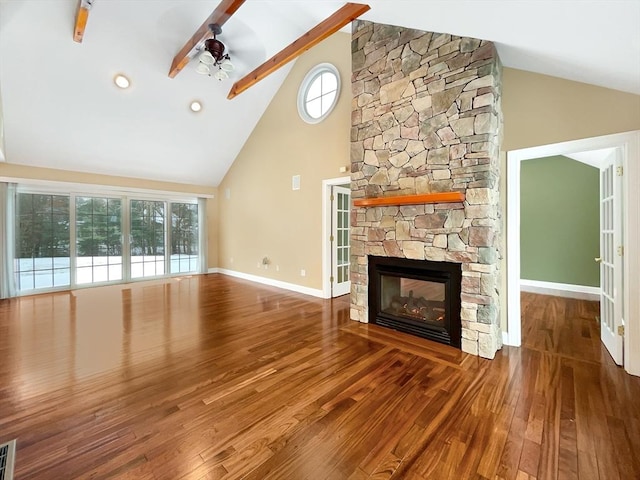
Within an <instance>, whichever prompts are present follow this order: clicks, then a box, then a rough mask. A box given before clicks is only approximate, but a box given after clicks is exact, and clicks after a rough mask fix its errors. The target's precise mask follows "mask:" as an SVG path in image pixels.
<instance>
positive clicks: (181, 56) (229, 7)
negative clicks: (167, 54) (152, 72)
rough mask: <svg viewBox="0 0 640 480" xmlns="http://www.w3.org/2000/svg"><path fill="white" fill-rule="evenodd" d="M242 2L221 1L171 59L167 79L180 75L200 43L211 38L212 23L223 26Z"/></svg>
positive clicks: (237, 0)
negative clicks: (210, 28) (210, 27)
mask: <svg viewBox="0 0 640 480" xmlns="http://www.w3.org/2000/svg"><path fill="white" fill-rule="evenodd" d="M244 2H245V0H222V1H221V2H220V5H218V6H217V7H216V9H215V10H214V11H213V13H212V14H211V15H209V17H208V18H207V19H206V20H205V21H204V23H203V24H202V25H201V26H200V28H198V30H196V33H194V34H193V36H192V37H191V38H190V39H189V40H188V41H187V43H185V44H184V47H182V48H181V49H180V51H179V52H178V54H177V55H176V56H175V57H174V58H173V62H171V69H170V70H169V77H171V78H173V77H175V76H176V75H177V74H178V73H180V70H182V69H183V68H184V67H185V65H187V63H189V60H191V57H192V56H193V54H194V51H195V48H196V46H197V45H198V44H199V43H201V42H202V41H204V40H206V39H208V38H211V37H212V34H211V31H210V30H209V25H210V24H212V23H217V24H218V25H220V26H222V25H224V24H225V22H226V21H227V20H229V18H230V17H231V15H233V14H234V13H235V12H236V10H238V8H240V6H241V5H242V4H243V3H244Z"/></svg>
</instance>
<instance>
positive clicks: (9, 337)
mask: <svg viewBox="0 0 640 480" xmlns="http://www.w3.org/2000/svg"><path fill="white" fill-rule="evenodd" d="M522 301H523V315H524V317H525V320H524V322H523V347H522V348H510V347H504V348H503V349H502V350H501V351H500V352H499V353H498V355H497V357H496V359H495V360H493V361H490V360H483V359H480V358H477V357H473V356H469V355H466V354H463V353H461V352H460V351H458V350H455V349H453V348H449V347H445V346H441V345H439V344H436V343H432V342H429V341H426V340H422V339H419V338H416V337H411V336H408V335H405V334H401V333H397V332H394V331H391V330H387V329H385V328H383V327H379V326H376V325H365V324H359V323H357V322H353V321H351V320H349V319H348V317H349V304H348V297H342V298H339V299H334V300H333V301H330V300H320V299H314V298H312V297H307V296H304V295H298V294H294V293H290V292H286V291H282V290H278V289H275V288H271V287H264V286H259V285H255V284H251V283H248V282H245V281H242V280H238V279H234V278H231V277H225V276H222V275H206V276H199V277H198V276H196V277H191V278H188V277H187V278H183V279H180V280H178V279H173V280H167V281H159V282H154V283H140V284H132V285H123V286H110V287H101V288H93V289H85V290H79V291H75V292H66V293H58V294H45V295H38V296H32V297H23V298H19V299H11V300H4V301H0V354H1V355H2V359H3V361H2V363H1V364H0V442H4V441H8V440H10V439H13V438H17V440H18V441H17V459H16V474H17V475H16V478H17V479H22V480H27V479H45V480H48V479H52V480H58V479H62V480H64V479H78V478H83V479H84V478H92V479H97V478H100V479H107V478H108V479H120V480H123V479H136V480H137V479H142V480H144V479H149V480H161V479H170V480H179V479H218V478H219V479H235V478H246V479H292V480H298V479H338V480H341V479H353V480H360V479H407V480H421V479H436V480H438V479H456V480H457V479H517V480H524V479H534V478H537V479H555V478H559V479H603V480H604V479H606V480H610V479H620V480H627V479H637V478H640V457H639V456H638V451H640V402H639V401H638V399H639V398H640V378H636V377H631V376H628V375H627V374H626V373H624V371H623V370H622V369H621V368H619V367H616V366H615V365H614V364H613V362H612V361H611V359H610V358H609V356H608V354H607V353H606V351H605V350H604V349H603V347H602V346H601V344H600V341H599V338H598V335H599V334H598V325H597V323H596V322H595V320H594V317H595V316H596V315H597V304H595V303H590V302H584V301H577V300H569V299H559V298H555V297H545V296H540V295H533V294H523V297H522Z"/></svg>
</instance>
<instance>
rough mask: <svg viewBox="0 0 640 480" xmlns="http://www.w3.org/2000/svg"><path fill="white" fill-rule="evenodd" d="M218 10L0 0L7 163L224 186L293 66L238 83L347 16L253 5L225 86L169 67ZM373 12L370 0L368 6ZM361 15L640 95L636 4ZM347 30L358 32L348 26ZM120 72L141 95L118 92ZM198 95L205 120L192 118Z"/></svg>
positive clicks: (458, 3)
mask: <svg viewBox="0 0 640 480" xmlns="http://www.w3.org/2000/svg"><path fill="white" fill-rule="evenodd" d="M218 3H219V1H218V0H154V1H148V0H108V1H106V0H94V6H93V8H92V10H91V13H90V16H89V21H88V24H87V29H86V32H85V36H84V41H83V43H81V44H78V43H75V42H74V41H73V39H72V32H73V23H74V15H75V9H76V5H77V0H0V89H1V93H2V101H3V102H2V103H3V105H4V129H5V132H4V133H5V142H6V157H7V161H9V162H12V163H18V164H25V165H34V166H45V167H53V168H61V169H67V170H76V171H84V172H95V173H104V174H111V175H124V176H129V177H140V178H148V179H156V180H166V181H175V182H184V183H193V184H199V185H211V186H216V185H218V184H219V183H220V181H221V180H222V178H223V176H224V174H225V173H226V171H227V170H228V168H229V166H230V165H231V164H232V162H233V161H234V159H235V157H236V156H237V154H238V153H239V152H240V149H241V148H242V146H243V144H244V142H245V141H246V139H247V138H248V137H249V136H250V135H251V132H252V130H253V128H254V126H255V125H256V123H257V122H258V120H259V119H260V117H261V115H262V113H263V112H264V110H265V109H266V108H267V106H268V104H269V102H270V101H271V99H272V98H273V96H274V95H275V93H276V91H277V89H278V88H279V86H280V85H281V83H282V82H283V80H284V78H285V77H286V74H287V73H288V71H289V69H290V66H289V67H286V68H283V69H281V70H280V71H278V72H276V73H275V74H272V75H271V76H270V77H267V79H265V80H263V81H261V82H260V83H258V84H257V85H255V86H253V87H252V88H250V89H249V90H247V91H246V92H244V93H242V94H241V95H239V96H238V97H236V98H235V99H233V100H227V99H226V95H227V93H228V91H229V89H230V87H231V85H232V81H233V80H236V79H238V78H240V77H241V76H242V75H244V74H246V73H248V72H249V71H250V70H252V69H253V68H255V67H256V66H257V65H259V64H260V63H262V62H263V61H264V60H266V59H267V58H269V57H271V56H272V55H274V54H275V53H276V52H278V51H279V50H281V49H282V48H283V47H285V46H286V45H288V44H289V43H291V42H292V41H293V40H295V39H296V38H297V37H298V36H300V35H301V34H303V33H304V32H305V31H307V30H309V29H310V28H311V27H313V26H314V25H315V24H317V23H318V22H320V21H321V20H323V19H324V18H326V17H327V16H329V15H330V14H331V13H333V12H334V11H335V10H337V9H338V8H340V7H341V6H342V5H343V3H344V2H340V1H329V0H317V1H313V0H279V1H278V0H274V1H267V0H247V1H246V3H245V4H244V5H242V6H241V7H240V9H239V10H238V11H237V12H236V14H235V15H233V16H232V17H231V19H230V20H229V21H228V22H227V23H226V24H225V25H224V27H223V32H222V35H220V37H219V38H220V40H222V41H223V42H224V43H225V44H227V46H228V47H229V49H230V54H231V56H232V60H233V62H234V63H235V64H236V65H237V67H238V69H237V70H236V73H235V74H234V77H233V78H232V79H231V81H227V82H217V81H216V80H213V79H212V78H209V77H206V76H201V75H198V74H197V73H195V71H194V65H188V66H187V67H186V68H185V69H184V70H183V71H182V72H181V73H179V74H178V75H177V77H176V78H174V79H170V78H169V77H168V75H167V73H168V71H169V66H170V64H171V60H172V58H173V56H174V55H175V54H176V52H177V51H178V50H179V49H180V48H181V47H182V45H183V44H184V43H185V41H186V40H187V39H189V38H190V37H191V35H192V34H193V32H194V31H195V30H196V29H197V28H198V27H199V26H200V25H201V24H202V22H203V21H204V20H205V19H206V17H207V16H208V15H209V14H210V13H211V12H212V11H213V10H214V8H215V7H216V6H217V5H218ZM362 3H365V2H362ZM367 3H368V4H369V5H370V6H371V10H370V11H369V12H367V13H366V14H365V15H363V17H362V18H363V19H366V20H370V21H374V22H379V23H387V24H392V25H401V26H406V27H410V28H417V29H421V30H426V31H435V32H446V33H451V34H455V35H462V36H470V37H476V38H482V39H486V40H492V41H494V42H495V43H496V45H497V48H498V52H499V55H500V58H501V60H502V63H503V64H504V65H505V66H508V67H513V68H517V69H522V70H529V71H534V72H539V73H543V74H548V75H553V76H558V77H562V78H568V79H571V80H577V81H581V82H585V83H591V84H595V85H600V86H604V87H609V88H613V89H617V90H622V91H627V92H633V93H635V94H640V27H639V25H640V0H617V1H606V0H603V1H595V0H594V1H586V0H518V1H512V0H493V1H491V0H466V1H463V0H371V1H369V2H367ZM347 31H349V30H348V29H347ZM117 72H124V73H126V74H127V75H128V76H129V77H130V78H131V80H132V87H131V88H130V89H129V90H126V91H120V90H118V89H116V88H115V87H114V85H113V83H112V78H113V75H114V74H116V73H117ZM192 99H199V100H201V101H202V102H203V104H204V110H203V111H202V112H200V113H198V114H193V113H191V112H190V111H189V109H188V105H189V102H190V101H191V100H192Z"/></svg>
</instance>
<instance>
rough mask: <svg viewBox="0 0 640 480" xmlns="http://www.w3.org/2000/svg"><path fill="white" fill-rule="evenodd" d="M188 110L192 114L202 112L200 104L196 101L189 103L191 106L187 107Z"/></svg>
mask: <svg viewBox="0 0 640 480" xmlns="http://www.w3.org/2000/svg"><path fill="white" fill-rule="evenodd" d="M189 108H190V109H191V111H192V112H199V111H200V110H202V103H200V102H199V101H198V100H194V101H193V102H191V105H189Z"/></svg>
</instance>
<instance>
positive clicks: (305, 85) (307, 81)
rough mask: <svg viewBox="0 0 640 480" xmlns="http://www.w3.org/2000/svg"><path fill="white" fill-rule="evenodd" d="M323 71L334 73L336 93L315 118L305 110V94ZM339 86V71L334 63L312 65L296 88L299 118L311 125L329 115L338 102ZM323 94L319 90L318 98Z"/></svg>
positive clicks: (340, 85)
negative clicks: (327, 105) (322, 111)
mask: <svg viewBox="0 0 640 480" xmlns="http://www.w3.org/2000/svg"><path fill="white" fill-rule="evenodd" d="M324 73H331V74H332V75H334V77H335V79H336V94H335V97H334V99H333V102H331V105H330V106H329V108H327V110H326V111H325V112H324V113H323V114H321V115H320V116H319V117H317V118H316V117H313V116H311V115H310V114H309V112H308V110H307V103H308V102H307V94H308V93H309V90H310V89H311V87H312V86H313V85H314V83H315V81H316V80H318V79H319V78H320V76H322V75H323V74H324ZM341 88H342V83H341V81H340V72H338V69H337V68H336V67H335V65H333V64H331V63H320V64H318V65H316V66H314V67H313V68H312V69H311V70H309V72H307V74H306V75H305V77H304V79H303V80H302V83H301V84H300V88H299V89H298V100H297V105H298V114H299V115H300V118H302V120H304V121H305V122H306V123H309V124H312V125H314V124H317V123H320V122H322V121H323V120H324V119H326V118H327V117H328V116H329V115H331V112H333V109H334V108H335V107H336V105H337V104H338V101H339V100H340V90H341ZM325 95H326V93H325V92H323V91H322V90H321V93H320V97H318V98H322V97H324V96H325Z"/></svg>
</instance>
